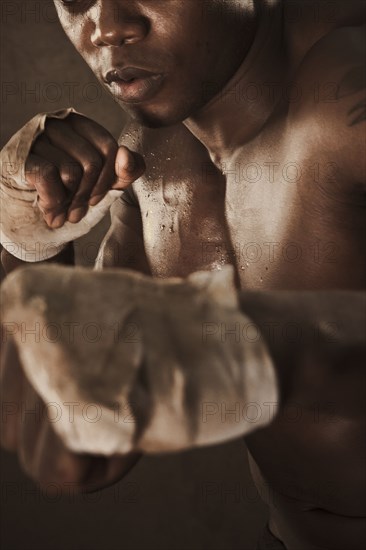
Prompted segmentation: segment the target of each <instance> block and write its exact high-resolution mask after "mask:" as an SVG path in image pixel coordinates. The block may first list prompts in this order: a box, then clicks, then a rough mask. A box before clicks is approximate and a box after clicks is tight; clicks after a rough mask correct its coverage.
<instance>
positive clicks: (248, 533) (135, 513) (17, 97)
mask: <svg viewBox="0 0 366 550" xmlns="http://www.w3.org/2000/svg"><path fill="white" fill-rule="evenodd" d="M182 1H184V0H182ZM1 36H2V58H1V61H2V66H1V77H2V86H1V92H2V97H1V107H2V119H1V146H3V145H4V144H5V143H6V142H7V141H8V139H9V138H10V137H11V136H12V134H13V133H14V132H15V131H16V130H18V129H19V128H20V127H21V126H22V125H23V124H24V123H25V122H26V121H27V120H29V119H30V118H31V117H32V116H33V115H35V114H36V113H39V112H43V111H51V110H55V109H58V108H62V107H68V106H73V107H75V108H76V109H78V110H80V111H81V112H83V113H85V114H87V115H88V116H90V117H91V118H93V119H95V120H97V121H98V122H99V123H101V124H103V125H104V126H105V127H107V128H108V129H109V130H110V131H111V132H112V133H113V134H114V136H116V137H117V136H118V135H119V133H120V130H121V129H122V127H123V124H124V120H125V118H124V114H123V111H121V109H120V108H119V107H118V106H117V104H115V103H114V102H113V100H112V98H111V97H109V96H107V94H106V93H104V92H102V91H101V89H99V92H97V90H98V88H97V81H96V80H95V78H94V76H93V74H92V73H91V71H90V70H89V68H88V67H87V66H86V65H85V64H84V63H83V61H82V59H81V58H80V57H79V55H78V54H77V52H76V51H75V50H74V48H73V46H72V45H71V44H69V43H68V41H67V39H66V37H65V35H64V34H63V31H62V29H61V27H60V25H59V23H58V22H57V21H56V15H55V11H54V8H53V4H52V2H50V1H49V0H39V1H35V0H25V1H24V0H18V1H16V0H10V1H7V0H1ZM32 90H33V91H34V92H33V93H32ZM71 90H73V93H71V92H70V91H71ZM93 94H94V95H93ZM94 98H96V100H94ZM99 233H100V231H99ZM90 238H92V239H93V240H94V239H95V238H96V237H95V236H92V237H90ZM265 518H266V512H265V509H264V506H263V504H262V503H261V502H260V499H259V496H258V494H257V492H256V490H255V488H254V486H253V483H252V481H251V480H250V477H249V474H248V465H247V461H246V454H245V446H244V444H243V443H242V442H241V441H236V442H232V443H230V444H226V445H222V446H218V447H213V448H206V449H202V450H199V451H193V452H189V453H184V454H178V455H175V456H166V457H153V458H151V457H148V458H144V459H143V460H142V461H141V462H140V463H139V464H138V465H137V467H136V468H135V469H134V470H133V471H132V472H131V473H130V474H129V476H127V478H126V479H125V480H123V481H122V482H120V483H119V484H117V485H115V486H114V487H112V488H110V489H108V490H105V491H102V492H99V493H96V494H94V495H90V496H89V497H87V496H86V497H75V496H72V495H71V496H69V497H64V498H61V497H57V496H56V497H52V496H51V495H50V494H48V493H47V492H46V493H41V492H40V491H39V490H38V489H37V487H36V485H34V484H33V483H32V482H31V481H30V480H28V479H27V478H26V477H25V476H24V475H23V474H22V472H21V470H20V468H19V466H18V463H17V459H16V457H15V456H13V455H11V454H8V453H2V454H1V539H0V542H1V547H2V548H3V549H4V550H117V549H118V550H121V549H123V550H135V549H141V550H155V549H159V550H165V549H167V550H168V549H169V550H174V549H175V550H183V549H187V550H188V549H189V550H193V549H197V550H206V549H207V550H208V549H209V550H219V549H220V550H221V549H225V550H229V549H230V550H231V549H232V550H239V549H240V550H254V549H255V546H256V542H255V541H256V539H257V536H258V532H259V530H260V528H261V526H262V525H263V524H264V523H265Z"/></svg>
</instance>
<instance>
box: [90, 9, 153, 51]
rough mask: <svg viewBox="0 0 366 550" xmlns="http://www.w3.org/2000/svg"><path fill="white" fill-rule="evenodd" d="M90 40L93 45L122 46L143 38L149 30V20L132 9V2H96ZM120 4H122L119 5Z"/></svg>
mask: <svg viewBox="0 0 366 550" xmlns="http://www.w3.org/2000/svg"><path fill="white" fill-rule="evenodd" d="M98 4H99V6H98V13H97V17H96V18H93V20H94V25H95V26H94V30H93V32H92V36H91V41H92V43H93V44H94V46H97V47H100V46H122V45H123V44H135V43H136V42H139V41H141V40H143V39H144V38H145V37H146V35H147V34H148V32H149V22H148V20H147V19H146V18H145V17H143V16H142V15H141V14H138V13H136V9H133V6H134V2H131V1H129V2H127V4H126V2H113V1H112V0H105V1H101V2H99V3H98ZM121 4H122V5H121Z"/></svg>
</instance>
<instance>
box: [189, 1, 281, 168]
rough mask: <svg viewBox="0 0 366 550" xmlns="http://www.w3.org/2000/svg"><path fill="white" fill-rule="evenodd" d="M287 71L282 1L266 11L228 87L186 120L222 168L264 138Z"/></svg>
mask: <svg viewBox="0 0 366 550" xmlns="http://www.w3.org/2000/svg"><path fill="white" fill-rule="evenodd" d="M283 68H284V61H283V53H282V7H281V3H279V4H277V5H276V7H273V8H272V9H270V8H267V9H265V10H262V11H261V14H260V20H259V22H258V28H257V32H256V35H255V37H254V40H253V44H252V46H251V48H250V50H249V51H248V53H247V55H246V56H245V59H244V60H243V63H242V64H241V66H240V67H239V69H238V70H237V72H236V73H235V74H234V76H233V77H232V78H231V79H230V81H229V82H228V83H227V84H226V86H225V87H224V88H223V89H222V90H221V92H219V93H218V94H217V95H216V96H215V97H214V98H213V99H212V100H211V101H210V102H209V103H207V104H206V105H205V106H204V107H203V108H202V109H200V110H199V111H198V112H197V113H195V114H194V115H193V116H191V117H189V118H188V119H186V120H185V121H184V125H185V126H186V127H187V128H188V129H189V130H190V132H191V133H192V134H193V135H194V136H195V137H196V138H197V139H199V140H200V141H201V142H202V143H203V145H204V146H205V147H206V149H207V150H208V152H209V154H210V157H211V160H212V161H213V162H214V164H215V165H216V166H217V167H219V168H220V169H221V168H222V163H223V162H224V161H225V160H227V159H228V158H230V157H231V155H232V153H233V152H234V151H235V150H236V149H237V148H238V146H240V145H243V144H245V143H247V142H249V141H250V140H252V139H253V138H254V137H255V136H256V135H258V133H259V132H260V130H261V129H262V128H263V126H264V125H265V123H266V121H267V120H268V119H269V117H270V116H271V114H272V113H273V111H274V108H275V105H276V103H277V101H278V93H275V88H276V89H277V91H278V87H279V85H281V82H282V78H283V72H284V69H283ZM207 84H208V85H209V83H207Z"/></svg>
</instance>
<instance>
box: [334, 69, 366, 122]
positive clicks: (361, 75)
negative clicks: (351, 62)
mask: <svg viewBox="0 0 366 550" xmlns="http://www.w3.org/2000/svg"><path fill="white" fill-rule="evenodd" d="M362 90H366V71H365V67H364V65H357V66H354V67H352V68H351V69H350V70H349V71H348V72H347V73H346V74H345V76H344V77H343V78H342V80H341V82H340V83H339V85H338V90H337V99H343V98H345V97H348V96H351V95H354V94H356V93H358V92H361V91H362ZM347 115H348V126H355V125H356V124H360V123H361V122H365V120H366V96H365V97H364V98H362V99H361V100H360V101H358V102H357V103H356V104H355V105H353V106H352V107H351V109H349V111H348V113H347Z"/></svg>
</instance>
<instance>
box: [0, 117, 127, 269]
mask: <svg viewBox="0 0 366 550" xmlns="http://www.w3.org/2000/svg"><path fill="white" fill-rule="evenodd" d="M76 112H77V111H75V109H73V108H69V109H63V110H60V111H55V112H52V113H41V114H38V115H36V116H35V117H34V118H32V119H31V120H30V121H29V122H28V123H27V124H26V125H25V126H23V128H21V129H20V130H19V131H18V132H17V133H16V134H15V135H14V136H13V137H12V138H11V139H10V141H9V142H8V143H7V144H6V145H5V147H4V148H3V149H2V151H1V153H0V160H1V178H0V199H1V219H0V239H1V244H2V245H3V247H4V248H5V249H6V250H7V251H8V252H9V253H10V254H12V255H13V256H15V257H16V258H19V259H20V260H23V261H25V262H40V261H42V260H47V259H48V258H52V257H53V256H56V255H57V254H58V253H59V252H61V250H62V249H63V248H65V246H66V245H67V243H69V242H71V241H74V240H76V239H78V238H79V237H82V236H83V235H86V234H87V233H89V231H90V230H91V229H92V228H93V227H94V226H95V225H96V224H97V223H98V222H99V221H100V220H101V219H102V218H103V216H104V215H105V214H106V213H107V212H108V210H109V208H110V206H111V204H112V203H113V202H114V201H115V200H116V199H117V198H118V197H120V196H121V191H118V190H112V191H109V192H108V193H107V195H106V196H105V197H104V199H103V200H102V201H101V202H100V203H99V204H97V205H96V206H92V207H89V210H88V212H87V214H86V216H85V217H84V218H83V219H82V220H81V221H80V222H79V223H76V224H72V223H70V222H66V223H65V224H64V225H63V226H62V227H60V228H59V229H51V228H49V227H48V226H47V224H46V223H45V221H44V219H43V215H42V212H41V210H40V208H39V206H38V204H37V191H36V190H35V189H33V188H31V187H29V185H28V184H27V181H26V179H25V163H26V160H27V157H28V155H29V152H30V150H31V147H32V145H33V143H34V142H35V140H36V138H37V137H38V136H39V135H40V134H41V133H42V132H43V131H44V129H45V122H46V120H47V118H58V119H64V118H66V117H67V116H68V115H69V114H70V113H76ZM78 114H81V113H78Z"/></svg>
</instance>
